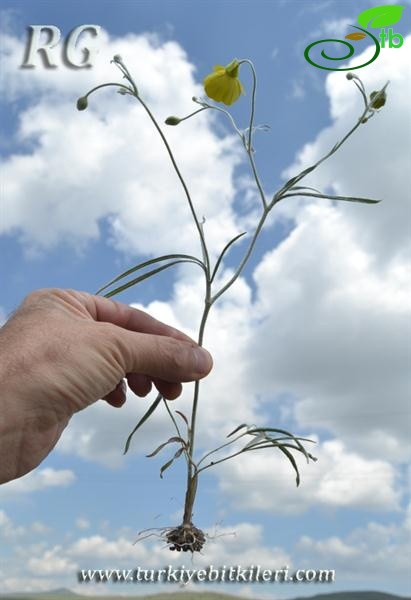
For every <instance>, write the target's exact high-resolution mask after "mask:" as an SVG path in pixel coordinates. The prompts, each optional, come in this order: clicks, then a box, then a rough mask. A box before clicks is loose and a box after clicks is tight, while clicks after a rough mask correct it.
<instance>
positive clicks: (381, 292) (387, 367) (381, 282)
mask: <svg viewBox="0 0 411 600" xmlns="http://www.w3.org/2000/svg"><path fill="white" fill-rule="evenodd" d="M368 208H369V207H368ZM347 213H349V210H347ZM297 223H298V224H297V227H296V228H295V229H294V230H293V232H292V233H291V235H290V236H289V237H288V238H287V240H286V241H285V242H283V243H282V244H281V245H280V246H279V247H278V248H276V249H275V250H273V251H271V252H268V253H267V254H266V256H265V257H264V258H263V260H262V261H261V263H260V264H259V266H258V267H257V269H256V270H255V273H254V279H255V282H256V285H257V288H258V291H257V305H256V307H255V309H256V311H257V313H258V314H259V316H260V318H261V323H260V325H259V326H258V327H256V329H255V337H254V340H253V342H252V344H251V347H250V348H249V351H250V354H251V356H252V357H254V359H253V363H254V364H253V367H252V369H251V374H250V376H251V377H253V379H254V380H257V379H258V380H259V381H260V385H261V386H262V387H263V388H265V390H266V394H267V395H270V394H271V396H272V397H273V396H275V395H276V394H280V393H281V392H291V393H293V394H294V395H295V397H296V398H297V399H298V401H297V402H296V404H295V415H296V417H297V419H298V421H299V423H300V425H303V426H304V427H308V428H312V427H313V426H316V427H318V426H321V427H324V428H326V429H328V430H330V431H333V432H334V433H335V434H336V435H338V436H341V437H342V438H343V439H344V440H345V441H346V442H347V443H348V444H349V445H354V447H355V448H356V449H357V450H358V449H360V450H361V451H363V452H366V453H367V454H373V453H375V454H376V455H377V456H381V457H383V456H389V457H391V458H392V459H394V460H404V459H406V457H407V455H408V452H409V436H408V431H407V421H406V419H405V418H404V416H406V415H407V414H408V410H409V407H408V401H407V398H408V390H409V385H410V384H409V370H408V368H407V362H408V354H409V342H408V339H409V335H407V333H406V332H407V331H409V328H410V322H411V321H410V314H409V312H410V311H409V303H408V300H407V297H409V291H408V289H409V281H410V279H409V277H408V276H407V267H406V265H405V264H404V263H403V262H399V261H395V262H391V263H390V264H389V265H387V266H386V268H385V269H384V270H383V271H381V269H380V268H379V265H377V264H376V262H375V260H374V259H373V257H372V256H370V254H368V253H367V252H366V251H365V250H364V248H363V247H362V245H361V244H360V243H359V242H358V239H357V238H356V236H355V234H354V231H353V226H352V224H351V217H348V218H347V216H346V213H343V212H342V211H339V210H337V209H335V208H333V207H324V206H319V205H310V206H308V207H306V208H305V209H304V210H302V211H300V214H299V217H298V220H297Z"/></svg>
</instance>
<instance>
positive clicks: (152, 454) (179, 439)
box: [146, 436, 185, 458]
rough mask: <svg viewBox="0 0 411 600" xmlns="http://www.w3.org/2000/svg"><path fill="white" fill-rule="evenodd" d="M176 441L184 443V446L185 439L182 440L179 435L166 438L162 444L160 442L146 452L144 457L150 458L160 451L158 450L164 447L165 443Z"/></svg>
mask: <svg viewBox="0 0 411 600" xmlns="http://www.w3.org/2000/svg"><path fill="white" fill-rule="evenodd" d="M176 442H180V443H181V444H184V446H185V440H183V438H181V437H179V436H175V437H171V438H170V439H169V440H167V441H166V442H164V443H163V444H160V445H159V446H158V447H157V448H156V449H155V450H153V452H151V453H150V454H146V457H147V458H152V457H153V456H155V455H156V454H158V453H159V452H160V450H162V449H163V448H165V446H167V444H175V443H176Z"/></svg>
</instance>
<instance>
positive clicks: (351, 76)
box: [346, 73, 354, 81]
mask: <svg viewBox="0 0 411 600" xmlns="http://www.w3.org/2000/svg"><path fill="white" fill-rule="evenodd" d="M353 77H354V75H353V74H352V73H347V75H346V78H347V79H348V80H349V81H350V80H351V79H353Z"/></svg>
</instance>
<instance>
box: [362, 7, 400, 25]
mask: <svg viewBox="0 0 411 600" xmlns="http://www.w3.org/2000/svg"><path fill="white" fill-rule="evenodd" d="M403 8H404V7H403V6H400V5H398V4H386V5H383V6H375V7H374V8H368V9H367V10H364V11H363V12H362V13H360V14H359V15H358V19H357V21H358V23H359V24H360V25H361V26H362V27H373V28H379V27H387V26H388V25H394V23H398V21H399V20H400V19H401V16H402V9H403Z"/></svg>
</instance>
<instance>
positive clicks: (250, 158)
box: [239, 58, 267, 208]
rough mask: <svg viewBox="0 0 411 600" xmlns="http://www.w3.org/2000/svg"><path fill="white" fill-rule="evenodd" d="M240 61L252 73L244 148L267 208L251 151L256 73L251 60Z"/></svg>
mask: <svg viewBox="0 0 411 600" xmlns="http://www.w3.org/2000/svg"><path fill="white" fill-rule="evenodd" d="M241 63H247V64H248V65H249V66H250V68H251V73H252V75H253V91H252V96H251V114H250V124H249V127H248V143H247V145H246V148H245V149H246V151H247V154H248V158H249V161H250V165H251V169H252V171H253V175H254V179H255V182H256V184H257V187H258V191H259V192H260V196H261V200H262V203H263V206H264V208H267V201H266V199H265V195H264V191H263V187H262V185H261V181H260V178H259V176H258V173H257V168H256V166H255V161H254V156H253V152H254V150H253V124H254V112H255V94H256V90H257V75H256V73H255V68H254V65H253V63H252V62H251V60H248V59H247V58H245V59H243V60H241V61H240V63H239V64H241Z"/></svg>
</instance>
